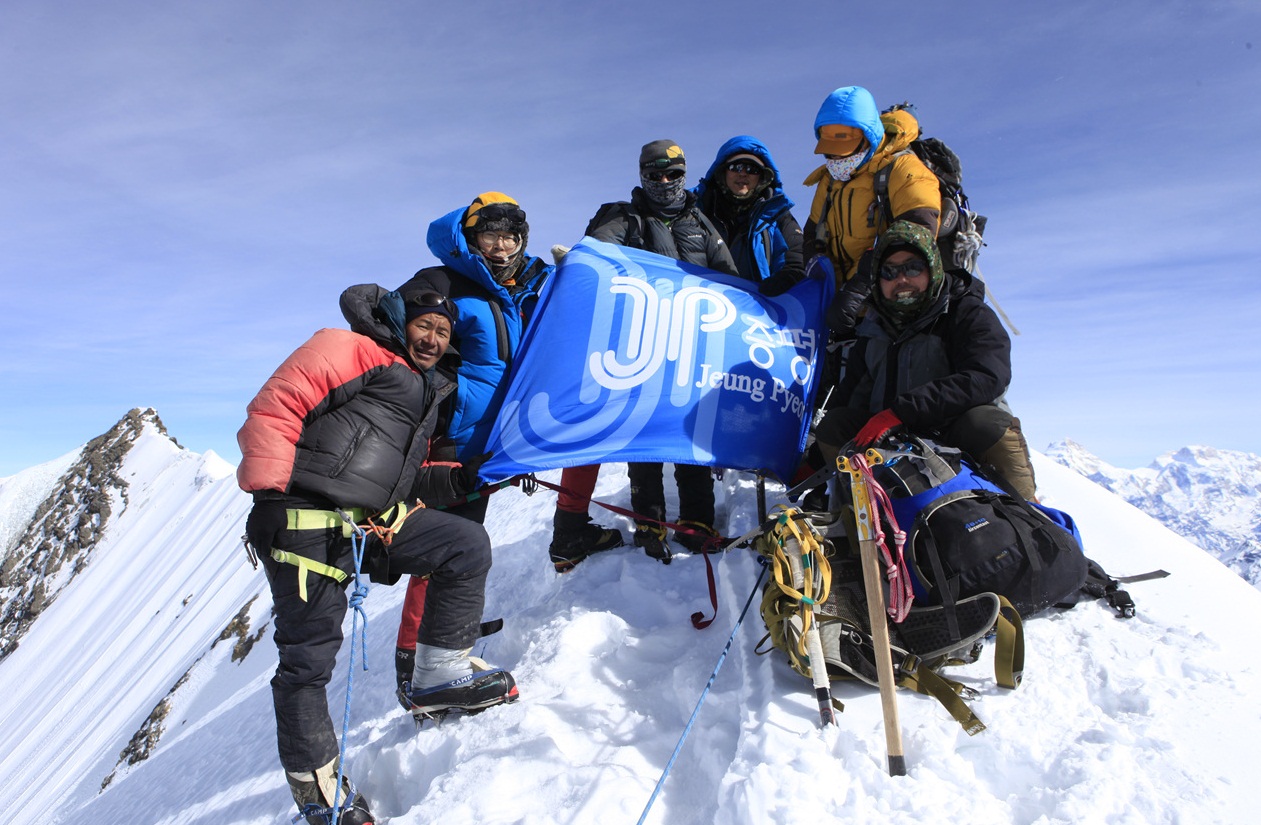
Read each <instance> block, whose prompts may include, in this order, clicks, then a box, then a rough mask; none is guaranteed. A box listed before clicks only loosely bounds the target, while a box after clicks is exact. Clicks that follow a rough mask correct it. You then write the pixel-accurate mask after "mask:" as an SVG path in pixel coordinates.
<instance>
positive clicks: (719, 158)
mask: <svg viewBox="0 0 1261 825" xmlns="http://www.w3.org/2000/svg"><path fill="white" fill-rule="evenodd" d="M745 154H748V155H755V156H757V157H759V158H761V159H762V163H763V164H764V165H765V166H766V168H767V169H770V170H771V172H772V173H774V175H775V179H774V180H773V181H771V185H770V186H768V187H767V188H766V191H767V192H769V193H770V196H771V197H773V196H775V195H783V194H784V181H783V180H782V179H781V177H780V174H779V167H778V166H776V165H775V161H774V160H773V159H772V158H771V152H770V150H769V149H767V148H766V145H765V144H764V143H762V141H760V140H758V139H757V138H755V137H751V136H750V135H736V136H735V137H733V138H731V139H730V140H728V141H727V142H726V143H724V144H723V145H722V146H719V147H718V154H717V155H715V156H714V162H713V163H711V164H710V165H709V171H708V172H706V173H705V177H703V178H701V180H700V182H699V183H697V184H696V188H695V189H693V190H692V191H693V192H695V193H696V196H697V198H698V199H699V198H700V196H701V195H704V194H705V188H706V186H707V185H708V183H709V182H710V181H712V180H713V179H714V175H716V174H718V170H719V169H720V168H721V167H722V164H723V162H724V161H726V160H727V158H729V157H731V156H732V155H745ZM788 205H789V206H790V207H791V206H792V201H791V200H790V201H789V202H788Z"/></svg>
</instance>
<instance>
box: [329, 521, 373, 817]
mask: <svg viewBox="0 0 1261 825" xmlns="http://www.w3.org/2000/svg"><path fill="white" fill-rule="evenodd" d="M341 515H342V518H344V519H346V523H348V524H349V525H350V527H351V530H352V532H351V535H350V549H351V554H352V555H353V556H354V559H355V589H354V590H353V591H352V592H351V594H350V600H349V607H350V609H351V610H353V611H355V616H354V619H353V620H352V622H351V629H350V660H349V661H348V663H347V666H346V709H345V711H344V712H343V713H342V740H341V747H340V748H339V749H338V751H337V790H336V792H335V793H334V794H333V807H332V808H331V809H330V810H329V813H330V814H332V815H333V816H334V818H333V819H331V820H330V821H331V822H337V821H338V820H339V819H340V817H341V813H342V812H341V801H342V799H341V796H342V777H343V775H344V774H343V769H344V766H345V764H346V739H347V737H348V735H349V732H350V699H351V694H352V692H353V691H354V687H355V630H356V628H358V627H359V620H360V619H361V618H362V619H363V628H362V629H361V630H360V633H361V634H362V639H363V650H362V651H360V653H359V657H360V658H361V659H363V669H364V670H367V669H368V614H367V612H366V611H365V610H364V609H363V602H364V599H366V598H368V586H367V585H366V584H364V583H363V581H362V579H361V578H360V575H359V574H360V571H361V570H362V569H363V553H364V548H365V547H366V546H367V544H368V535H367V533H365V532H364V530H363V528H362V527H360V526H359V525H358V524H355V522H354V520H353V519H351V518H350V517H349V516H348V515H347V514H346V513H342V514H341ZM346 802H347V803H349V802H350V799H349V798H348V799H347V800H346Z"/></svg>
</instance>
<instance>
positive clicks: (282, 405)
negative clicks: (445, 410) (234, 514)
mask: <svg viewBox="0 0 1261 825" xmlns="http://www.w3.org/2000/svg"><path fill="white" fill-rule="evenodd" d="M396 362H402V359H401V358H400V357H399V356H397V355H395V354H394V353H392V352H390V351H389V350H387V349H385V348H384V347H382V346H381V345H380V344H378V343H376V342H375V341H373V340H372V339H371V338H368V337H367V336H364V335H360V334H358V333H356V332H351V331H350V330H344V329H322V330H320V331H319V332H317V333H315V335H313V336H312V337H311V339H310V340H309V341H307V342H306V343H305V344H303V345H302V346H300V347H298V349H297V350H295V351H294V353H293V354H292V355H290V356H289V357H288V358H287V359H285V361H284V363H283V364H281V365H280V367H279V368H278V369H277V370H276V372H275V373H273V374H272V376H271V378H268V379H267V382H266V383H265V384H263V388H262V389H261V390H259V392H258V395H256V396H255V397H254V400H253V401H251V402H250V403H249V406H248V407H247V408H246V410H247V413H248V417H247V418H246V421H245V425H244V426H242V427H241V429H240V431H239V432H237V435H236V440H237V444H238V445H239V446H240V448H241V464H240V466H239V467H238V468H237V471H236V477H237V483H238V484H239V485H240V487H241V489H242V490H245V491H246V492H255V491H258V490H276V491H278V492H287V491H288V489H289V485H290V482H291V480H292V476H293V470H294V458H295V455H296V451H297V445H298V441H299V439H301V437H302V433H303V429H304V428H305V425H306V423H307V422H309V421H310V420H311V418H313V417H314V415H317V414H319V413H320V412H321V411H323V409H325V408H326V406H327V405H328V402H329V397H330V395H332V394H333V393H334V391H336V390H339V389H343V388H346V387H347V386H348V385H351V386H354V385H355V384H356V383H358V382H359V381H360V379H361V378H362V377H363V376H364V375H365V374H366V373H368V372H370V371H372V370H376V369H380V368H382V367H385V366H389V365H391V364H393V363H396ZM342 400H343V401H344V400H345V399H344V398H343V399H342Z"/></svg>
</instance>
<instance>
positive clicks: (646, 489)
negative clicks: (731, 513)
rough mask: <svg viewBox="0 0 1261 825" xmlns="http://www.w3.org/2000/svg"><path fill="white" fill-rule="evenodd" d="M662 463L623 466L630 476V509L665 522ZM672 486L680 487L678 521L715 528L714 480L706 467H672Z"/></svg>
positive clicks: (693, 465) (687, 465)
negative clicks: (698, 523) (696, 522)
mask: <svg viewBox="0 0 1261 825" xmlns="http://www.w3.org/2000/svg"><path fill="white" fill-rule="evenodd" d="M662 472H663V466H662V465H661V464H647V463H632V464H628V465H626V474H627V475H628V476H630V484H631V509H632V510H634V511H635V512H636V513H640V514H641V515H644V516H647V517H648V518H654V519H657V520H658V521H665V520H666V491H665V482H664V481H663V480H662ZM674 483H675V484H677V485H678V487H679V520H680V521H698V522H700V523H701V524H704V525H707V526H710V527H712V526H713V525H714V477H713V476H712V475H710V471H709V468H708V467H700V466H697V465H695V464H675V465H674Z"/></svg>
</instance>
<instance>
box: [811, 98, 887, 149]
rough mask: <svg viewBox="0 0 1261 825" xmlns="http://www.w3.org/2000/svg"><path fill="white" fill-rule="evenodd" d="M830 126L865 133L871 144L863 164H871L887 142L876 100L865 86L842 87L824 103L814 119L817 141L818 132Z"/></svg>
mask: <svg viewBox="0 0 1261 825" xmlns="http://www.w3.org/2000/svg"><path fill="white" fill-rule="evenodd" d="M828 124H840V125H843V126H853V127H854V128H856V129H861V130H862V133H863V136H864V137H866V138H867V143H868V144H869V146H868V149H867V157H865V158H863V163H866V162H867V161H869V160H871V156H872V155H873V154H874V153H875V151H876V150H877V149H879V148H880V143H881V141H883V140H884V124H883V123H881V122H880V110H879V109H878V108H877V107H876V99H875V98H874V97H872V96H871V92H869V91H867V90H866V89H864V88H863V87H862V86H842V87H841V88H839V89H837V90H835V91H834V92H832V94H830V95H828V96H827V97H826V98H825V99H824V100H823V105H822V106H820V107H819V113H818V114H817V115H815V117H814V136H815V138H816V139H817V138H818V137H819V128H820V127H822V126H826V125H828ZM860 165H861V164H860Z"/></svg>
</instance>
